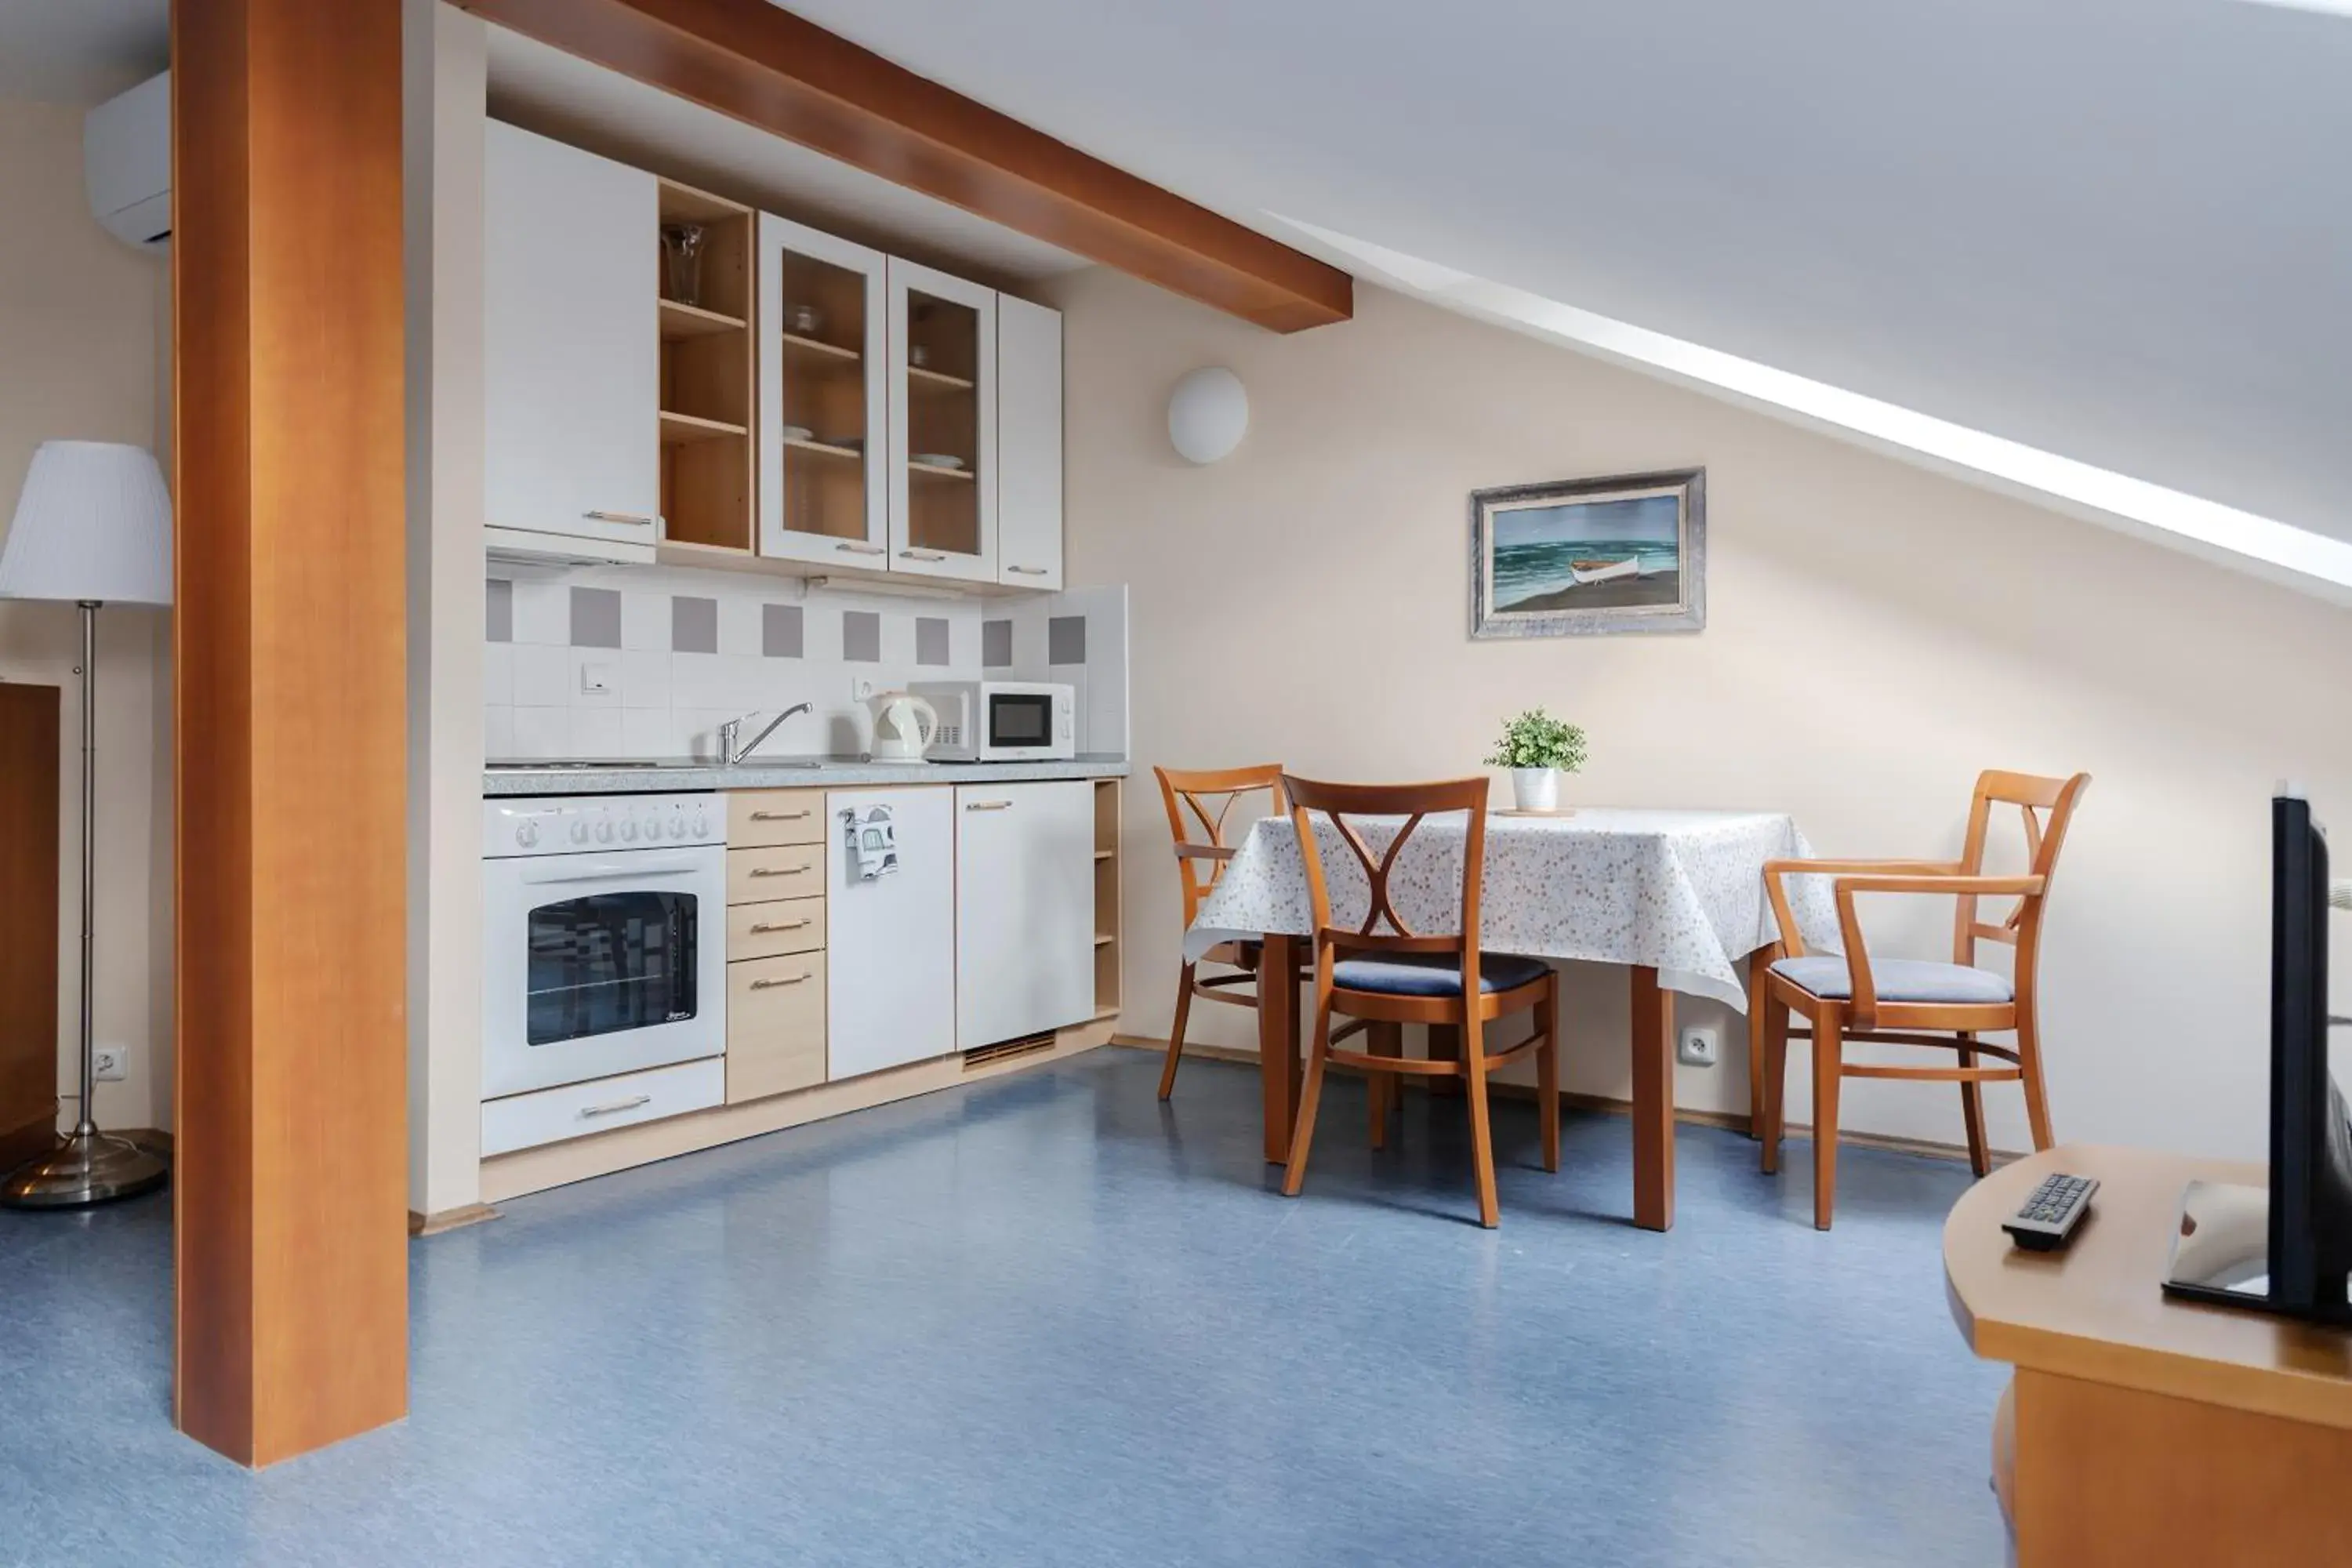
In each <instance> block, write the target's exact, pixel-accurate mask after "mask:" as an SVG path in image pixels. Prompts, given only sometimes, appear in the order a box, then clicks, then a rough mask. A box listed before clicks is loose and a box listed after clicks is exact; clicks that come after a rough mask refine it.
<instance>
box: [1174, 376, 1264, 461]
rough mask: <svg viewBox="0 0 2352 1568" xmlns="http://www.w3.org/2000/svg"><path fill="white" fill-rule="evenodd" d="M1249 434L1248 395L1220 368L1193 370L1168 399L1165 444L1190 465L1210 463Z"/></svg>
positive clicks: (1239, 383) (1236, 381)
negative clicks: (1173, 448) (1166, 437)
mask: <svg viewBox="0 0 2352 1568" xmlns="http://www.w3.org/2000/svg"><path fill="white" fill-rule="evenodd" d="M1248 432H1249V394H1248V393H1247V392H1246V391H1244V390H1243V387H1242V378H1241V377H1240V376H1237V375H1235V374H1234V373H1233V372H1232V371H1229V370H1227V369H1225V368H1224V367H1223V366H1222V365H1211V366H1209V367H1207V368H1205V369H1202V370H1196V371H1194V372H1192V374H1189V375H1187V376H1185V377H1184V379H1183V380H1181V381H1180V382H1178V383H1177V384H1176V390H1175V391H1174V392H1173V393H1171V395H1169V398H1168V442H1169V445H1171V446H1172V447H1175V448H1176V451H1177V454H1178V455H1179V456H1181V458H1184V460H1185V461H1186V462H1190V463H1213V462H1215V461H1217V460H1218V459H1219V458H1223V457H1225V456H1226V455H1227V454H1229V453H1231V452H1232V451H1233V449H1234V447H1238V446H1240V445H1241V444H1242V437H1244V435H1246V434H1248Z"/></svg>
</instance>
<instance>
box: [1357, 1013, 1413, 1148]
mask: <svg viewBox="0 0 2352 1568" xmlns="http://www.w3.org/2000/svg"><path fill="white" fill-rule="evenodd" d="M1364 1035H1365V1039H1366V1045H1365V1049H1367V1050H1368V1051H1370V1053H1371V1054H1372V1055H1373V1056H1376V1057H1401V1056H1402V1055H1404V1026H1403V1025H1402V1024H1385V1023H1376V1024H1374V1025H1373V1026H1371V1027H1370V1028H1369V1029H1367V1030H1365V1031H1364ZM1401 1088H1402V1082H1401V1080H1400V1079H1398V1077H1397V1075H1396V1074H1394V1073H1392V1072H1372V1073H1366V1074H1365V1075H1364V1098H1365V1100H1366V1101H1367V1102H1368V1103H1369V1104H1370V1106H1371V1119H1372V1129H1371V1131H1372V1147H1373V1148H1374V1149H1376V1150H1378V1149H1385V1148H1387V1147H1388V1146H1389V1112H1390V1111H1391V1110H1394V1109H1395V1108H1396V1106H1397V1104H1398V1103H1399V1101H1400V1100H1402V1096H1401V1095H1400V1094H1399V1093H1398V1090H1399V1089H1401Z"/></svg>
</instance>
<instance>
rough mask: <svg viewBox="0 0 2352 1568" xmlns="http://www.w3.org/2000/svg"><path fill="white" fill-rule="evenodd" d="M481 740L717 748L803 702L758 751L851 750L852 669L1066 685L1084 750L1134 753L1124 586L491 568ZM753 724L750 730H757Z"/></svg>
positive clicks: (537, 747)
mask: <svg viewBox="0 0 2352 1568" xmlns="http://www.w3.org/2000/svg"><path fill="white" fill-rule="evenodd" d="M484 629H485V634H486V636H487V638H488V647H487V649H486V650H485V656H484V658H483V665H482V671H483V679H482V688H483V710H482V724H483V749H484V751H485V752H486V753H487V754H488V757H489V758H490V759H491V760H493V761H539V760H545V759H558V758H572V759H602V758H614V759H623V758H625V759H638V758H644V759H653V758H660V757H683V756H701V757H708V756H714V755H716V754H717V752H718V749H719V740H718V731H719V725H720V724H721V723H723V722H725V721H727V720H730V719H735V718H740V717H742V716H743V715H744V714H747V713H751V712H754V711H757V712H759V713H761V715H762V717H761V720H760V721H758V722H759V723H764V722H765V721H766V717H767V716H771V715H772V714H773V713H774V712H775V711H776V710H779V709H782V708H787V707H790V706H791V705H793V703H796V702H809V703H814V705H815V710H814V712H813V713H808V714H803V715H801V716H799V717H796V718H793V719H789V720H786V721H784V723H783V724H782V726H780V727H779V728H778V729H777V731H776V732H775V733H774V734H773V735H772V736H770V737H769V738H768V741H767V743H766V744H765V745H763V746H761V748H760V754H761V755H770V756H790V755H794V754H807V753H835V754H855V753H857V752H864V751H865V750H866V748H867V746H868V744H869V743H870V742H871V739H872V734H873V730H872V714H871V710H869V709H868V708H867V706H866V704H865V703H863V702H860V701H858V700H856V699H854V698H853V697H852V696H851V690H852V683H853V682H854V681H859V680H866V681H871V682H872V683H873V687H874V689H875V690H876V691H877V692H878V691H887V690H891V689H895V688H898V687H902V686H906V685H908V684H909V683H911V682H914V681H919V680H965V679H980V678H982V677H983V676H989V677H993V678H996V679H1011V680H1059V681H1066V682H1068V683H1069V684H1070V685H1071V686H1072V687H1074V688H1076V693H1077V731H1078V732H1077V745H1078V750H1079V751H1081V752H1116V753H1119V754H1122V755H1123V754H1125V752H1126V751H1127V590H1126V589H1125V588H1082V589H1075V590H1072V591H1071V592H1068V593H1064V594H1051V595H1040V596H1037V597H1034V598H1025V597H1024V598H1021V599H1005V600H980V599H971V600H963V599H941V600H913V599H903V598H897V597H891V596H886V595H861V594H849V593H835V592H831V591H824V592H819V593H815V594H811V595H808V596H807V597H805V598H803V597H802V596H801V585H800V584H799V583H798V582H797V581H795V580H793V579H788V578H777V579H774V580H772V581H768V580H761V579H747V578H745V577H742V576H740V575H737V574H732V573H719V572H697V571H691V570H687V569H683V568H669V567H634V566H610V567H588V568H583V569H580V570H576V571H572V572H568V573H564V574H560V575H553V576H548V575H540V574H530V575H523V576H516V577H502V576H497V575H493V576H492V577H491V578H490V579H489V582H488V617H487V625H486V626H485V628H484ZM757 727H758V725H757V724H756V723H755V724H754V725H753V726H752V728H753V729H755V730H756V729H757Z"/></svg>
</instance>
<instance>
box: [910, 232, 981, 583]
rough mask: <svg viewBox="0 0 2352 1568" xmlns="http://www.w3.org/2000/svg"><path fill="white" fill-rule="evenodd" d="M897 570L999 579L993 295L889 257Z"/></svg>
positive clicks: (978, 579) (967, 578) (969, 579)
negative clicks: (997, 573) (997, 570)
mask: <svg viewBox="0 0 2352 1568" xmlns="http://www.w3.org/2000/svg"><path fill="white" fill-rule="evenodd" d="M886 280H887V286H888V295H889V314H890V326H889V336H890V400H889V420H890V445H889V454H890V462H889V474H888V482H889V498H890V556H889V567H890V570H891V571H893V572H904V573H908V574H914V575H917V576H924V577H949V578H957V579H961V580H962V581H965V582H971V583H993V582H995V581H996V561H997V553H996V290H994V289H984V288H982V287H981V286H980V285H979V284H977V283H969V282H966V281H965V280H964V279H961V278H950V276H948V275H947V274H946V273H944V272H936V271H933V270H932V269H931V268H928V267H918V266H917V265H915V264H914V263H913V262H911V261H901V260H899V259H898V258H897V257H895V256H894V257H892V258H890V260H889V265H888V267H887V268H886Z"/></svg>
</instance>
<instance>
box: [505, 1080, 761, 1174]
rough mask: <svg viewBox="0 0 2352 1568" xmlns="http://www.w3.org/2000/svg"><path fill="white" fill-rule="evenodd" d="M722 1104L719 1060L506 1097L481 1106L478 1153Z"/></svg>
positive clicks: (723, 1094) (527, 1145) (527, 1146)
mask: <svg viewBox="0 0 2352 1568" xmlns="http://www.w3.org/2000/svg"><path fill="white" fill-rule="evenodd" d="M726 1099H727V1058H724V1057H706V1058H703V1059H702V1060H700V1061H695V1062H680V1063H678V1064H677V1066H676V1067H667V1068H654V1069H652V1070H651V1071H650V1072H633V1073H625V1074H623V1075H622V1076H621V1077H619V1078H600V1079H596V1080H595V1081H594V1082H593V1083H567V1084H565V1085H564V1086H563V1087H562V1088H561V1089H540V1090H538V1091H537V1092H535V1093H532V1094H517V1095H510V1096H509V1097H508V1098H507V1099H505V1100H488V1101H485V1102H484V1103H483V1106H482V1152H483V1153H484V1154H485V1155H489V1154H507V1153H511V1152H514V1151H515V1150H517V1149H530V1148H535V1147H537V1146H538V1145H540V1144H541V1143H557V1142H562V1141H563V1140H564V1139H566V1138H584V1137H586V1136H587V1135H588V1134H589V1133H591V1132H609V1131H612V1130H613V1129H614V1128H615V1127H634V1126H635V1125H636V1124H637V1123H638V1122H640V1121H660V1120H661V1119H662V1118H663V1117H665V1116H682V1115H684V1114H685V1113H686V1112H688V1111H689V1110H709V1108H710V1107H712V1106H714V1105H719V1104H722V1103H724V1101H725V1100H726Z"/></svg>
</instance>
